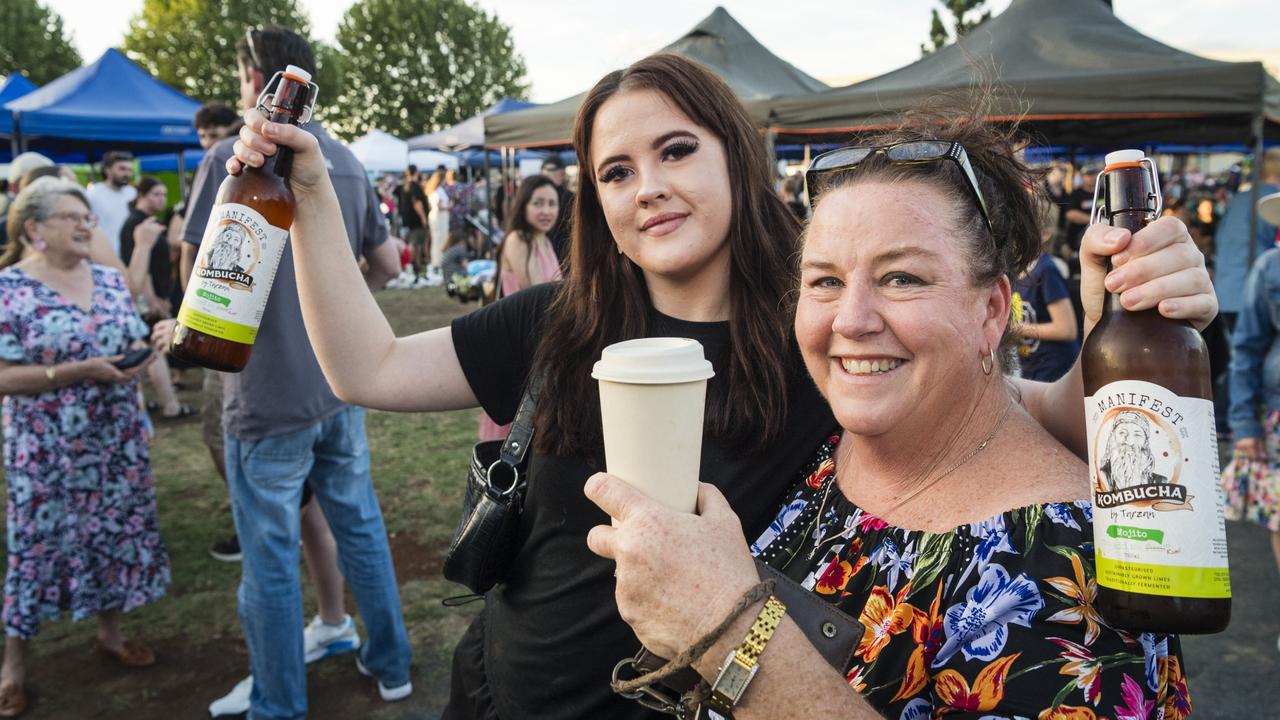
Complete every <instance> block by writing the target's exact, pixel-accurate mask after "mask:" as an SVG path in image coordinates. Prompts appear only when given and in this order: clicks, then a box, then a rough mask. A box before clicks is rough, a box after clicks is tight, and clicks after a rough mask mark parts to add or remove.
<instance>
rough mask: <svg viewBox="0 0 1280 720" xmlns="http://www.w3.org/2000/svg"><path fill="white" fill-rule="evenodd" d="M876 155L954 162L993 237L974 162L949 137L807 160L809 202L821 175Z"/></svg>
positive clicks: (908, 161) (897, 160)
mask: <svg viewBox="0 0 1280 720" xmlns="http://www.w3.org/2000/svg"><path fill="white" fill-rule="evenodd" d="M875 155H882V156H884V159H885V160H887V161H888V162H889V163H891V164H893V165H919V164H922V163H929V162H936V161H948V162H953V163H955V164H956V167H958V168H960V170H961V171H962V172H963V173H964V176H965V178H966V179H967V180H968V181H969V190H970V191H971V192H972V193H973V199H974V201H975V202H976V203H977V205H978V212H979V213H981V214H982V221H983V222H984V223H986V225H987V231H988V232H990V233H991V234H992V236H993V237H994V236H995V230H994V228H992V227H991V217H990V216H989V215H988V214H987V201H986V200H985V199H984V198H983V197H982V190H981V188H979V187H978V177H977V175H975V174H974V172H973V165H972V164H971V163H970V162H969V154H968V153H966V152H965V151H964V146H963V145H961V144H960V143H958V142H951V141H948V140H913V141H910V142H900V143H894V144H892V145H874V146H872V145H864V146H859V147H846V148H840V149H838V150H832V151H830V152H825V153H823V154H821V155H819V156H818V157H816V158H814V159H813V162H811V163H809V170H808V171H806V172H805V174H804V179H805V184H806V185H808V187H809V203H810V204H812V203H813V201H814V200H816V199H817V198H818V193H819V191H820V190H821V189H822V182H823V179H824V178H826V177H827V176H829V175H832V174H834V173H838V172H847V171H849V170H853V169H854V168H856V167H858V165H859V164H861V163H862V162H864V161H866V160H867V158H870V157H872V156H875Z"/></svg>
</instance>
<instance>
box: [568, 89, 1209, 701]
mask: <svg viewBox="0 0 1280 720" xmlns="http://www.w3.org/2000/svg"><path fill="white" fill-rule="evenodd" d="M981 115H982V113H980V112H975V113H974V114H973V116H966V117H959V118H948V119H947V121H946V122H937V119H936V118H921V119H920V121H917V122H911V121H908V122H907V123H906V124H905V125H904V126H902V127H900V128H899V129H897V130H896V131H894V132H893V133H892V134H890V135H889V136H885V137H879V138H875V139H874V140H872V141H871V142H870V143H868V145H866V146H862V148H859V149H854V150H848V149H846V150H844V151H834V152H833V153H831V154H830V155H829V156H827V157H826V158H825V159H824V158H818V159H817V160H815V163H814V166H813V167H814V168H816V170H815V169H811V170H810V177H809V188H810V193H811V199H816V203H815V209H814V213H813V218H812V221H811V223H810V225H809V227H808V229H807V231H806V235H805V245H804V250H803V254H802V257H801V281H800V288H799V294H798V304H797V309H796V338H797V341H798V343H799V346H800V350H801V353H802V355H803V356H804V360H805V365H806V367H807V368H808V371H809V374H810V375H811V377H812V378H813V380H814V382H815V384H816V385H817V387H818V389H819V390H820V391H821V392H822V393H823V395H824V396H825V397H826V399H827V401H828V402H829V403H830V404H831V408H832V410H833V412H834V414H835V417H836V419H837V420H838V421H839V424H840V426H841V430H840V431H838V432H837V433H835V434H833V435H832V436H831V437H829V438H828V439H827V441H826V442H825V443H823V444H822V447H821V448H820V449H819V451H818V452H817V454H816V456H815V457H814V458H813V459H812V461H811V463H810V465H809V467H808V468H806V469H805V471H804V472H803V473H802V474H801V475H800V477H799V478H798V479H796V480H795V485H794V486H793V488H792V490H791V491H790V492H789V493H787V494H786V495H785V496H784V499H783V502H782V505H781V507H780V508H779V510H778V513H777V516H776V519H775V520H774V522H773V523H772V524H771V526H770V527H769V528H768V529H767V530H766V531H765V532H764V533H763V534H761V535H760V537H758V538H757V539H756V541H755V542H754V543H753V544H751V545H749V546H748V544H747V542H746V540H745V539H744V537H743V534H742V529H741V525H740V524H739V522H738V519H737V517H736V516H735V515H734V514H733V512H732V510H731V509H730V507H729V505H728V504H727V503H726V501H725V500H724V497H723V495H721V494H720V492H719V490H718V489H716V488H715V487H713V486H711V485H706V484H703V485H702V486H701V488H700V493H699V508H698V514H697V515H690V514H681V513H675V512H671V511H669V510H667V509H666V508H663V507H662V506H660V505H658V504H657V503H655V502H653V501H651V500H649V499H648V498H646V497H644V496H642V495H640V494H639V493H638V492H636V491H635V490H634V489H632V488H631V487H630V486H628V485H626V484H625V483H624V482H622V481H620V480H618V479H617V478H613V477H611V476H608V475H605V474H598V475H596V476H594V477H592V479H591V480H590V481H589V482H588V484H587V488H586V492H587V495H588V497H589V498H591V499H592V500H593V501H594V502H595V503H596V504H597V505H599V506H600V507H601V509H603V510H604V511H605V512H607V513H608V514H609V515H610V516H612V517H613V518H614V519H615V523H616V526H609V525H601V526H598V527H596V528H594V529H593V530H592V531H591V533H590V535H589V537H588V544H589V545H590V547H591V548H592V550H594V551H595V552H596V553H598V554H600V555H603V556H605V557H609V558H614V559H616V561H617V600H618V609H619V612H620V614H621V615H622V617H623V618H624V619H625V620H626V621H627V622H628V623H629V624H630V625H631V627H632V628H633V629H634V630H635V632H636V635H637V636H638V637H639V638H640V640H641V641H643V642H644V644H645V646H646V647H648V648H649V649H650V650H652V651H653V652H655V653H657V654H659V655H662V656H665V657H674V656H675V655H676V653H678V652H680V651H682V650H684V649H685V648H688V647H689V646H691V645H692V644H693V643H694V641H695V640H696V639H698V638H700V637H702V636H703V635H704V634H705V633H706V632H707V631H708V630H710V629H711V628H712V627H714V626H715V624H716V623H717V622H718V621H719V620H720V619H721V618H724V617H726V616H727V615H729V613H730V609H731V608H733V607H734V605H735V603H736V602H737V601H738V598H740V597H742V596H743V594H744V591H745V590H747V589H749V588H751V587H752V586H753V585H755V584H756V583H757V582H758V581H759V576H758V574H757V570H756V567H755V565H754V562H753V560H752V556H753V555H754V556H756V557H758V558H760V559H762V560H764V561H766V562H768V563H769V564H770V565H771V566H773V567H775V568H779V569H781V570H782V571H783V572H784V573H785V574H787V575H788V576H789V577H791V578H792V579H793V580H795V581H797V582H798V583H800V584H801V585H802V586H803V587H805V588H807V589H809V590H810V591H812V592H813V593H815V594H816V595H817V596H819V597H820V598H823V599H825V600H827V601H828V602H830V603H831V604H833V605H835V606H837V607H839V608H840V609H841V610H843V611H844V612H845V613H846V614H847V615H849V616H851V617H852V618H856V619H857V621H858V622H859V623H860V624H861V626H862V630H863V634H862V636H861V640H860V642H859V643H858V644H857V646H856V648H855V649H854V651H853V656H852V657H851V658H850V659H849V661H848V662H847V663H846V664H844V665H843V666H842V667H838V668H835V669H834V670H833V669H832V668H831V667H830V666H829V665H827V663H826V662H825V661H824V660H823V659H822V656H820V655H819V654H818V651H817V650H816V649H815V646H814V644H813V643H811V642H810V640H809V639H808V638H807V637H806V636H805V635H804V634H803V633H802V632H801V630H800V628H799V626H798V625H796V624H795V623H794V622H793V621H791V619H790V618H787V617H785V616H784V617H783V619H782V622H781V624H780V625H778V628H777V632H776V633H775V634H774V635H773V637H772V639H771V640H769V642H768V645H767V647H766V648H765V650H764V652H763V654H762V655H760V656H759V665H758V672H757V673H756V674H755V675H754V678H753V679H752V680H751V681H750V683H751V684H750V686H749V687H748V688H747V690H746V693H745V695H744V696H742V702H741V703H739V704H738V705H737V706H736V707H735V709H734V717H735V718H737V719H738V720H749V719H750V718H777V717H788V718H816V717H823V718H835V717H840V718H868V717H887V718H895V719H901V720H913V719H915V718H936V717H966V718H975V719H976V718H1038V719H1040V720H1047V719H1049V718H1062V719H1071V720H1085V719H1088V718H1102V717H1105V718H1125V719H1131V718H1143V719H1146V718H1166V719H1171V718H1184V717H1186V716H1188V715H1189V714H1190V710H1191V705H1190V699H1189V695H1188V691H1187V684H1186V678H1185V674H1184V671H1183V666H1182V658H1181V648H1180V645H1179V642H1178V639H1177V638H1176V637H1173V636H1168V635H1157V634H1149V633H1148V634H1141V635H1137V634H1132V633H1128V632H1125V631H1123V630H1121V629H1118V628H1114V627H1112V626H1110V625H1109V624H1108V622H1107V619H1106V618H1104V617H1102V616H1101V615H1100V614H1099V613H1098V611H1097V610H1096V609H1095V608H1094V599H1095V596H1096V592H1097V583H1096V579H1095V573H1094V564H1093V549H1092V532H1093V526H1092V513H1091V505H1090V504H1089V501H1088V499H1089V497H1090V487H1089V480H1088V471H1087V468H1086V466H1085V465H1084V464H1083V463H1082V462H1081V461H1080V460H1079V458H1077V457H1075V456H1074V455H1072V454H1071V453H1070V452H1068V451H1067V450H1066V448H1064V447H1063V446H1062V445H1060V444H1059V443H1058V442H1057V441H1056V440H1054V439H1053V438H1051V437H1050V436H1049V435H1048V434H1047V433H1046V432H1045V431H1044V430H1043V429H1042V428H1041V427H1039V426H1038V425H1037V424H1036V423H1035V422H1034V421H1033V420H1032V419H1031V418H1030V417H1029V416H1028V414H1027V412H1026V409H1025V408H1024V407H1023V406H1022V404H1021V402H1020V397H1019V395H1018V393H1017V391H1016V390H1015V388H1014V386H1013V385H1012V384H1011V383H1010V382H1009V381H1007V380H1006V379H1005V378H1004V377H1003V373H1002V370H1003V369H1004V368H1005V366H1006V363H1007V360H1006V359H1005V358H1007V357H1008V355H1007V353H1008V349H1009V348H1010V347H1011V346H1012V341H1013V336H1012V333H1010V332H1009V330H1010V328H1009V317H1010V312H1009V311H1010V297H1011V293H1010V285H1011V277H1012V273H1015V272H1017V271H1019V270H1020V269H1022V268H1024V267H1026V266H1027V264H1028V263H1029V262H1030V261H1032V260H1034V259H1035V257H1036V255H1037V254H1038V245H1039V237H1040V235H1039V232H1038V227H1037V222H1038V221H1037V212H1036V210H1035V207H1036V205H1035V198H1034V197H1033V194H1032V193H1030V192H1028V191H1027V188H1035V187H1039V183H1038V182H1036V178H1035V175H1034V174H1033V173H1032V172H1031V171H1030V170H1028V169H1027V168H1026V167H1025V166H1023V165H1022V163H1021V162H1020V161H1019V160H1018V159H1017V156H1016V153H1015V149H1014V146H1013V145H1012V144H1011V143H1010V142H1009V140H1008V138H1007V137H1006V136H1003V135H1001V134H1000V133H999V131H997V130H994V129H992V128H990V127H988V126H987V125H986V124H984V123H983V122H982V121H981V119H980V118H981ZM940 133H945V134H944V135H942V136H941V137H940V136H939V134H940ZM890 148H893V150H892V151H890V150H889V149H890ZM965 151H967V155H966V152H965ZM970 159H971V160H972V165H969V160H970ZM824 163H825V165H824ZM824 167H825V168H826V170H825V171H824V170H823V168H824ZM815 193H820V194H816V196H815ZM1109 231H1110V232H1109ZM1162 243H1166V244H1170V245H1178V246H1180V247H1181V248H1182V252H1195V251H1194V246H1193V245H1192V243H1191V240H1190V237H1189V236H1188V235H1187V233H1186V229H1185V227H1183V226H1182V225H1181V224H1180V223H1177V221H1176V220H1167V221H1165V220H1162V221H1159V222H1157V223H1154V224H1152V225H1151V226H1149V227H1148V228H1146V229H1144V230H1143V231H1141V232H1139V233H1137V234H1135V235H1133V236H1132V237H1130V235H1129V234H1128V233H1127V232H1124V231H1120V232H1118V233H1117V232H1116V231H1115V230H1114V229H1112V228H1109V227H1103V226H1097V227H1094V228H1092V229H1091V230H1090V234H1089V235H1088V236H1087V237H1086V239H1085V243H1084V245H1083V247H1084V249H1085V252H1084V253H1083V256H1082V261H1083V262H1084V263H1086V264H1087V266H1088V267H1087V268H1086V270H1087V271H1088V272H1093V273H1096V276H1097V277H1098V279H1101V277H1100V276H1101V273H1102V271H1100V270H1097V268H1099V267H1105V264H1104V260H1105V258H1103V257H1101V256H1099V255H1096V254H1094V252H1091V249H1095V250H1094V251H1095V252H1096V249H1097V248H1106V249H1107V250H1108V252H1107V254H1111V253H1114V252H1119V251H1121V250H1123V249H1125V248H1126V247H1137V246H1145V245H1148V244H1154V245H1160V244H1162ZM1114 262H1115V264H1116V266H1117V269H1116V270H1115V271H1114V272H1113V276H1112V277H1110V278H1108V283H1109V284H1111V285H1112V286H1113V287H1114V286H1116V285H1117V284H1124V283H1133V282H1144V281H1145V280H1146V279H1149V278H1150V277H1152V273H1153V272H1156V268H1155V267H1154V266H1153V265H1152V264H1150V263H1145V262H1140V261H1133V262H1126V258H1124V257H1123V256H1121V257H1118V258H1116V259H1115V260H1114ZM1194 274H1195V276H1196V278H1195V279H1196V287H1197V289H1196V290H1194V291H1193V296H1192V295H1191V294H1189V296H1187V297H1177V298H1175V300H1174V301H1175V302H1177V303H1183V304H1184V308H1185V307H1186V306H1187V305H1190V304H1199V303H1212V299H1211V296H1210V295H1209V292H1210V288H1209V284H1208V277H1207V274H1206V273H1204V271H1203V270H1202V269H1201V270H1198V271H1194ZM1122 275H1127V277H1123V278H1122V277H1121V276H1122ZM1085 287H1086V288H1089V287H1092V288H1093V290H1092V293H1093V296H1091V297H1085V298H1084V304H1085V310H1086V313H1085V314H1086V328H1090V329H1091V328H1092V325H1093V324H1094V323H1095V322H1096V321H1097V319H1098V316H1099V315H1100V312H1101V308H1102V301H1103V298H1102V292H1101V283H1100V282H1098V280H1093V281H1092V285H1090V284H1088V283H1086V285H1085ZM1128 287H1133V286H1132V285H1128ZM1126 295H1128V297H1126ZM1121 299H1122V302H1124V303H1125V305H1126V307H1132V306H1133V305H1134V304H1135V301H1136V300H1137V299H1138V298H1137V297H1136V296H1135V295H1129V294H1128V291H1126V292H1125V293H1123V294H1122V295H1121ZM1167 302H1169V301H1167V300H1166V301H1162V308H1161V309H1162V311H1163V310H1167V309H1168V308H1166V307H1164V303H1167ZM1081 430H1083V428H1081ZM691 549H692V550H691ZM760 605H761V603H759V602H758V603H756V604H755V605H754V606H752V607H750V608H748V609H747V611H746V612H743V613H742V614H740V615H739V616H738V618H737V619H736V620H735V621H734V623H733V624H732V625H731V626H730V627H729V629H728V631H727V632H725V633H723V634H722V635H721V636H720V639H719V640H718V641H717V642H716V644H715V645H714V646H713V647H712V648H711V649H710V650H708V651H707V652H706V653H704V654H703V655H702V656H701V658H700V659H697V660H696V661H695V662H694V665H693V667H694V669H695V670H697V671H698V672H699V674H700V675H701V676H702V677H703V678H704V679H706V680H707V681H708V682H711V681H714V680H715V679H716V678H717V676H718V673H719V669H720V665H721V663H723V662H724V658H726V657H727V656H728V655H729V653H730V652H732V651H733V650H734V649H735V648H737V647H739V644H740V643H742V642H743V638H744V636H746V634H747V630H748V629H749V628H750V627H751V625H752V622H753V621H754V620H755V618H756V615H757V614H758V613H759V612H760ZM851 690H852V691H851Z"/></svg>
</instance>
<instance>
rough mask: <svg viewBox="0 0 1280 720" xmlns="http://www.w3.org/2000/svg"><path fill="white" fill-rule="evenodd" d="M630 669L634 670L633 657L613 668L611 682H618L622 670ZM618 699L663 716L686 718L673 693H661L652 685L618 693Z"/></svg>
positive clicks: (685, 713)
mask: <svg viewBox="0 0 1280 720" xmlns="http://www.w3.org/2000/svg"><path fill="white" fill-rule="evenodd" d="M626 667H630V668H631V669H632V670H633V671H634V670H635V669H636V659H635V658H633V657H629V658H623V659H621V660H619V661H618V664H617V665H614V666H613V681H614V682H615V683H616V682H619V681H620V680H621V679H622V678H621V677H619V676H620V675H621V672H622V670H623V668H626ZM618 697H624V698H626V699H628V700H635V701H636V702H638V703H640V704H641V705H643V706H644V707H646V708H648V709H650V710H653V711H656V712H660V713H663V714H665V715H673V716H675V717H677V718H686V717H688V711H687V710H686V709H685V707H684V705H683V704H682V703H681V701H680V698H679V697H678V696H675V695H674V694H673V693H668V692H663V690H661V689H659V688H656V687H654V686H653V685H645V686H644V687H641V688H638V689H637V690H635V691H633V692H620V693H618Z"/></svg>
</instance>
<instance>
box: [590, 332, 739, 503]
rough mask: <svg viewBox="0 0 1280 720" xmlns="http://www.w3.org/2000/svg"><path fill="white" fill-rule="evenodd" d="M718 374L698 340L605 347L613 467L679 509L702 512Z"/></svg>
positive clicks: (605, 420)
mask: <svg viewBox="0 0 1280 720" xmlns="http://www.w3.org/2000/svg"><path fill="white" fill-rule="evenodd" d="M714 374H715V373H714V372H713V371H712V369H711V363H710V362H708V361H707V359H706V357H705V356H704V355H703V352H702V345H701V344H699V343H698V342H697V341H696V340H689V339H686V338H671V337H658V338H641V339H639V340H628V341H626V342H620V343H615V344H613V345H610V346H609V347H607V348H605V349H604V352H603V353H602V354H601V356H600V360H599V362H597V363H596V364H595V367H594V368H593V369H592V371H591V376H592V377H594V378H595V379H596V380H599V381H600V420H601V423H602V425H603V429H604V455H605V465H606V469H607V471H608V472H609V473H610V474H612V475H617V476H618V477H620V478H622V479H623V480H625V481H627V483H629V484H630V485H632V486H633V487H635V488H636V489H638V490H640V491H641V492H643V493H644V494H645V495H648V496H649V497H651V498H653V499H654V500H657V501H659V502H661V503H663V504H664V505H666V506H667V507H669V508H671V509H673V510H679V511H681V512H694V510H696V509H697V506H698V468H699V462H700V461H701V459H702V415H703V409H704V407H705V406H706V398H707V379H708V378H710V377H711V376H712V375H714Z"/></svg>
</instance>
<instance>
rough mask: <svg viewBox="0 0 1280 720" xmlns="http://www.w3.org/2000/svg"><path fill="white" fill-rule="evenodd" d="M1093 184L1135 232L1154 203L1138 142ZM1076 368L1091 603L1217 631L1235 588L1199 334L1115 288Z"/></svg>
mask: <svg viewBox="0 0 1280 720" xmlns="http://www.w3.org/2000/svg"><path fill="white" fill-rule="evenodd" d="M1098 193H1099V194H1098V203H1099V208H1098V209H1097V211H1095V218H1099V221H1100V222H1105V223H1108V224H1110V225H1113V226H1115V227H1121V228H1124V229H1126V230H1129V231H1130V232H1137V231H1138V230H1141V229H1142V228H1143V227H1146V225H1147V224H1148V223H1150V222H1151V221H1152V220H1154V219H1155V218H1156V216H1157V215H1158V213H1159V194H1158V193H1159V188H1158V184H1157V181H1156V178H1155V172H1154V166H1153V165H1152V164H1151V163H1150V161H1149V160H1147V159H1146V158H1145V157H1143V155H1142V153H1141V152H1140V151H1136V150H1128V151H1120V152H1117V153H1112V154H1110V155H1108V156H1107V166H1106V169H1105V170H1104V171H1103V175H1102V177H1101V178H1100V180H1099V190H1098ZM1081 368H1082V371H1083V376H1084V392H1085V411H1086V416H1087V417H1088V420H1089V431H1088V432H1089V472H1090V480H1091V485H1092V486H1093V497H1094V544H1095V558H1096V568H1097V580H1098V594H1097V599H1096V602H1095V608H1096V609H1097V610H1098V612H1100V613H1101V614H1102V616H1103V617H1104V618H1105V619H1106V621H1107V623H1108V624H1109V625H1111V626H1112V627H1116V628H1123V629H1125V630H1129V631H1132V632H1162V633H1190V634H1195V633H1214V632H1220V631H1221V630H1223V629H1224V628H1226V626H1227V623H1228V622H1229V621H1230V618H1231V596H1230V584H1229V580H1228V579H1227V570H1226V534H1225V527H1224V525H1223V518H1222V506H1221V502H1222V501H1221V497H1220V494H1219V493H1220V491H1219V489H1218V459H1217V444H1216V437H1215V436H1214V434H1213V433H1214V422H1213V406H1212V389H1211V383H1210V372H1209V356H1208V351H1207V349H1206V347H1205V343H1204V340H1203V339H1201V337H1200V334H1199V333H1198V332H1196V330H1195V329H1194V328H1192V327H1191V326H1190V325H1189V324H1187V323H1185V322H1181V321H1177V320H1170V319H1168V318H1165V317H1162V316H1161V315H1160V313H1159V311H1158V310H1156V309H1151V310H1144V311H1140V312H1130V311H1128V310H1125V309H1124V308H1123V306H1121V304H1120V296H1119V295H1115V294H1110V293H1109V294H1108V295H1107V299H1106V305H1105V308H1104V310H1103V313H1102V317H1101V318H1100V319H1099V321H1098V324H1097V326H1096V327H1094V329H1093V332H1091V333H1090V334H1089V337H1088V339H1086V340H1085V343H1084V347H1083V348H1082V350H1081ZM1206 455H1208V456H1209V457H1206Z"/></svg>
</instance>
